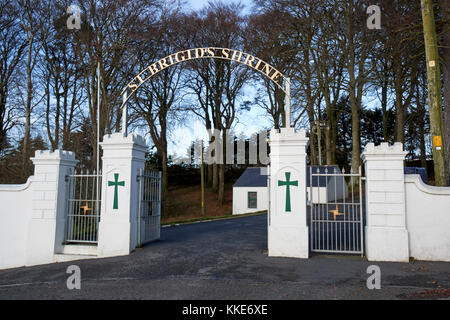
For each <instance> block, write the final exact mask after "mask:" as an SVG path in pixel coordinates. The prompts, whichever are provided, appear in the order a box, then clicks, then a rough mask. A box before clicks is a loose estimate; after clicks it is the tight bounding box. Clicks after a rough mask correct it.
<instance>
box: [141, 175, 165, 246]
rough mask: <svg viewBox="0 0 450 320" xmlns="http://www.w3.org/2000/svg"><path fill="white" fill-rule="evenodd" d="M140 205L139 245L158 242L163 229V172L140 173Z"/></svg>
mask: <svg viewBox="0 0 450 320" xmlns="http://www.w3.org/2000/svg"><path fill="white" fill-rule="evenodd" d="M138 182H139V204H138V208H139V211H138V218H137V230H138V232H137V235H138V239H137V244H138V246H142V245H143V244H145V243H147V242H150V241H154V240H158V239H159V237H160V229H161V172H157V171H152V170H143V169H141V170H140V171H139V175H138Z"/></svg>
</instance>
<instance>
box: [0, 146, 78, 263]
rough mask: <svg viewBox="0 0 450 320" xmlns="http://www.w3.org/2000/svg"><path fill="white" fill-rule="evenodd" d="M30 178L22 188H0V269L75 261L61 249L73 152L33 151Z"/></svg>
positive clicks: (2, 186)
mask: <svg viewBox="0 0 450 320" xmlns="http://www.w3.org/2000/svg"><path fill="white" fill-rule="evenodd" d="M31 160H32V161H33V164H34V176H32V177H30V178H29V179H28V182H27V183H25V184H24V185H1V186H0V204H1V205H0V269H5V268H14V267H21V266H32V265H38V264H45V263H52V262H56V261H62V260H66V261H67V260H76V259H77V258H79V256H72V257H67V256H64V255H61V254H60V253H63V251H64V247H63V245H62V242H63V237H64V222H65V204H66V202H67V193H66V192H65V191H66V183H65V176H66V175H67V174H68V173H69V172H70V171H71V170H73V168H74V166H75V164H76V162H77V161H76V160H75V154H74V153H73V152H68V151H62V150H55V151H48V150H46V151H41V150H39V151H36V153H35V157H34V158H31Z"/></svg>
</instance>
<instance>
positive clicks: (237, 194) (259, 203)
mask: <svg viewBox="0 0 450 320" xmlns="http://www.w3.org/2000/svg"><path fill="white" fill-rule="evenodd" d="M268 196H269V190H268V188H267V168H266V167H261V168H247V169H246V170H245V171H244V173H243V174H242V175H241V176H240V177H239V179H237V181H236V182H235V183H234V185H233V214H244V213H251V212H257V211H263V210H267V208H268V204H269V198H268Z"/></svg>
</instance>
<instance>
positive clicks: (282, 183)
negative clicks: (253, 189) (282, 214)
mask: <svg viewBox="0 0 450 320" xmlns="http://www.w3.org/2000/svg"><path fill="white" fill-rule="evenodd" d="M284 175H285V176H286V181H280V180H278V186H279V187H280V186H286V210H285V211H286V212H291V190H290V186H296V187H298V181H289V180H290V178H291V173H290V172H285V173H284Z"/></svg>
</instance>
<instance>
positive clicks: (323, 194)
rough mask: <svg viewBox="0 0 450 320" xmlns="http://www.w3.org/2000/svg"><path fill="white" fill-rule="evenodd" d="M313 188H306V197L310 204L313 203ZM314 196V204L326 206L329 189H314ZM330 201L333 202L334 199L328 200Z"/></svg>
mask: <svg viewBox="0 0 450 320" xmlns="http://www.w3.org/2000/svg"><path fill="white" fill-rule="evenodd" d="M310 191H311V188H310V187H308V188H306V195H307V197H308V202H311V194H310ZM312 195H313V199H312V200H313V203H314V204H319V203H321V204H325V203H327V202H328V201H327V188H325V187H312ZM328 200H329V201H332V200H334V199H328Z"/></svg>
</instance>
